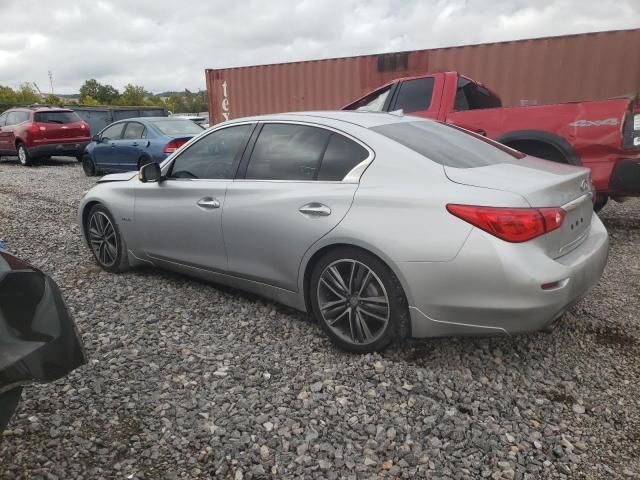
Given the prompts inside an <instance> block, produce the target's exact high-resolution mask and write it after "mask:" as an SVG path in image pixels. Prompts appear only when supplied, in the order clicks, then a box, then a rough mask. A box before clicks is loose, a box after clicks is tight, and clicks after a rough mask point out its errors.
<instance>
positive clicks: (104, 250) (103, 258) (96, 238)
mask: <svg viewBox="0 0 640 480" xmlns="http://www.w3.org/2000/svg"><path fill="white" fill-rule="evenodd" d="M85 232H86V235H87V242H88V243H89V247H90V248H91V252H92V253H93V256H94V257H95V259H96V261H97V262H98V265H100V266H101V267H102V268H103V269H104V270H106V271H107V272H111V273H120V272H124V271H126V270H128V268H129V262H128V258H127V246H126V244H125V242H124V238H122V235H121V234H120V230H119V229H118V225H117V224H116V222H115V220H114V219H113V216H112V215H111V213H110V212H109V210H107V209H106V208H105V207H104V206H102V205H99V204H98V205H95V206H94V207H93V208H92V209H91V211H90V212H89V215H88V216H87V223H86V225H85Z"/></svg>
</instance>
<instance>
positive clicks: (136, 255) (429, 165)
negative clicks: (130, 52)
mask: <svg viewBox="0 0 640 480" xmlns="http://www.w3.org/2000/svg"><path fill="white" fill-rule="evenodd" d="M78 220H79V223H80V226H81V228H82V235H83V238H84V240H85V242H86V243H87V245H88V246H89V248H90V249H91V251H92V252H93V255H94V256H95V259H96V261H97V262H98V264H99V265H100V266H102V268H104V269H105V270H107V271H109V272H122V271H124V270H126V269H128V268H131V267H135V266H139V265H155V266H157V267H161V268H166V269H170V270H174V271H177V272H182V273H184V274H187V275H192V276H196V277H200V278H203V279H206V280H209V281H212V282H215V283H219V284H225V285H230V286H233V287H237V288H240V289H244V290H248V291H251V292H254V293H257V294H260V295H263V296H265V297H268V298H271V299H273V300H276V301H278V302H281V303H283V304H286V305H289V306H291V307H294V308H296V309H299V310H302V311H306V312H310V313H312V314H313V316H314V317H315V318H316V319H317V320H318V321H319V322H320V324H321V325H322V327H323V328H324V330H325V331H326V333H327V335H328V336H329V337H330V338H331V339H332V340H333V341H334V342H335V343H336V344H337V345H339V346H340V347H342V348H344V349H346V350H349V351H353V352H369V351H377V350H381V349H383V348H384V347H386V346H387V345H389V344H390V343H391V342H393V341H399V340H402V339H403V338H405V337H407V336H412V337H436V336H448V335H486V334H489V335H495V334H507V335H511V334H516V333H521V332H529V331H534V330H539V329H544V328H546V327H548V326H549V325H550V324H551V323H552V322H553V321H554V320H555V319H557V318H558V317H559V316H561V315H562V314H563V312H564V311H566V310H567V309H568V308H569V307H570V306H571V305H572V304H574V303H575V302H577V301H578V300H580V298H582V297H583V296H584V295H585V294H586V293H587V292H588V291H589V289H590V288H592V287H593V286H594V285H595V284H596V283H597V282H598V279H599V278H600V275H601V274H602V271H603V269H604V266H605V263H606V260H607V254H608V237H607V232H606V230H605V228H604V226H603V225H602V223H601V222H600V220H599V219H598V217H597V216H596V215H595V214H594V213H593V208H592V187H591V180H590V172H589V170H588V169H586V168H580V167H573V166H568V165H561V164H557V163H551V162H548V161H545V160H540V159H537V158H532V157H526V156H524V155H523V154H521V153H519V152H516V151H514V150H511V149H509V148H507V147H504V146H502V145H499V144H496V143H494V142H492V141H490V140H487V139H485V138H484V137H480V136H478V135H475V134H471V133H469V132H466V131H464V130H461V129H458V128H456V127H453V126H450V125H445V124H441V123H438V122H435V121H431V120H425V119H421V118H417V117H411V116H403V115H399V114H398V115H396V114H386V113H366V112H306V113H290V114H280V115H270V116H262V117H254V118H244V119H239V120H234V121H231V122H226V123H224V124H221V125H218V126H217V127H215V128H212V129H209V130H207V131H206V132H204V133H202V134H201V135H199V136H198V137H195V138H194V139H192V140H191V141H190V142H189V143H187V144H186V145H185V146H183V147H182V148H180V149H179V150H178V151H177V152H175V153H174V154H172V155H171V156H170V157H169V158H167V160H166V161H164V163H162V165H158V164H149V165H146V166H145V167H143V168H142V170H141V171H140V172H139V173H138V172H129V173H120V174H115V175H108V176H106V177H104V178H102V179H101V180H99V182H98V185H96V186H95V187H94V188H93V189H91V190H90V191H89V192H88V193H87V195H86V196H85V197H84V198H83V200H82V202H81V205H80V209H79V213H78Z"/></svg>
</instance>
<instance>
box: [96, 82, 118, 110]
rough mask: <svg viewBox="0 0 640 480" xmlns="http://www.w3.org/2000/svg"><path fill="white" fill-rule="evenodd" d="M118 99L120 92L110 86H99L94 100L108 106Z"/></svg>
mask: <svg viewBox="0 0 640 480" xmlns="http://www.w3.org/2000/svg"><path fill="white" fill-rule="evenodd" d="M119 97H120V92H118V90H116V89H115V88H113V87H112V86H111V85H100V87H99V88H98V94H97V97H96V99H97V100H98V101H99V102H100V103H104V104H107V105H110V104H112V103H114V102H115V101H116V100H117V99H118V98H119Z"/></svg>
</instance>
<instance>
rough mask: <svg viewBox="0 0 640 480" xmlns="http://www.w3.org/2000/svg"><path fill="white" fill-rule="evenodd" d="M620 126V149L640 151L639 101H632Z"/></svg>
mask: <svg viewBox="0 0 640 480" xmlns="http://www.w3.org/2000/svg"><path fill="white" fill-rule="evenodd" d="M623 122H624V123H623V124H622V148H624V149H634V148H639V149H640V99H635V100H632V101H631V103H630V104H629V109H628V110H627V113H625V116H624V120H623Z"/></svg>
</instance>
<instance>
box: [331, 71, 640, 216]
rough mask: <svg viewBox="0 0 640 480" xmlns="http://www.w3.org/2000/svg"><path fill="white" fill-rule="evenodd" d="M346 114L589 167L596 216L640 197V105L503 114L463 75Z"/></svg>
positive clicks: (397, 85)
mask: <svg viewBox="0 0 640 480" xmlns="http://www.w3.org/2000/svg"><path fill="white" fill-rule="evenodd" d="M343 109H344V110H357V109H363V110H369V111H372V110H373V111H386V112H392V111H396V110H402V111H403V112H404V113H405V114H411V115H416V116H419V117H426V118H433V119H436V120H440V121H441V122H446V123H450V124H452V125H457V126H460V127H463V128H465V129H467V130H470V131H472V132H476V133H479V134H481V135H486V136H487V137H489V138H492V139H494V140H497V141H499V142H501V143H503V144H505V145H508V146H510V147H512V148H515V149H516V150H520V151H522V152H524V153H527V154H529V155H534V156H536V157H540V158H544V159H547V160H552V161H555V162H562V163H568V164H572V165H583V166H585V167H589V168H590V169H591V172H592V181H593V185H594V187H595V189H596V192H597V198H596V203H595V208H596V210H599V209H601V208H602V207H604V205H605V204H606V203H607V200H608V199H609V198H610V197H611V198H613V199H614V200H619V199H621V198H623V197H626V196H640V100H638V97H637V96H634V97H631V98H630V97H624V98H614V99H610V100H602V101H595V102H575V103H563V104H557V105H539V106H523V107H502V103H501V101H500V97H499V96H498V95H497V94H496V93H495V92H493V91H492V90H491V89H490V88H488V87H486V86H485V85H483V84H481V83H479V82H476V81H475V80H472V79H470V78H467V77H465V76H463V75H460V74H458V73H457V72H444V73H434V74H428V75H420V76H417V77H408V78H400V79H396V80H394V81H393V82H391V83H388V84H386V85H384V86H382V87H380V88H378V89H376V90H374V91H373V92H371V93H368V94H367V95H365V96H364V97H362V98H360V99H358V100H356V101H355V102H353V103H350V104H349V105H347V106H346V107H344V108H343Z"/></svg>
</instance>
